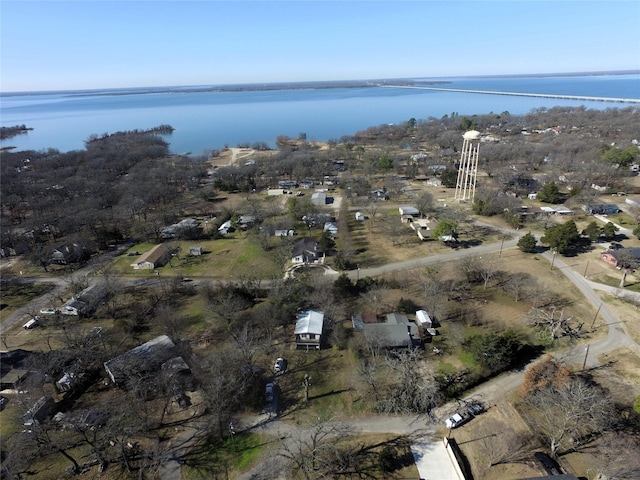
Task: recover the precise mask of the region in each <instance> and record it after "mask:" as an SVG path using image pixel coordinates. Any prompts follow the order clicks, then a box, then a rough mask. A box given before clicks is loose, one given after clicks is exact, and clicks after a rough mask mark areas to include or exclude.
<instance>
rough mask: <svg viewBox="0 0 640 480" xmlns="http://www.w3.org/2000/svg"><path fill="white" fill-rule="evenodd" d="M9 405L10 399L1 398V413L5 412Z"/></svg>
mask: <svg viewBox="0 0 640 480" xmlns="http://www.w3.org/2000/svg"><path fill="white" fill-rule="evenodd" d="M7 403H9V399H8V398H7V397H0V412H1V411H2V410H4V407H5V406H6V405H7Z"/></svg>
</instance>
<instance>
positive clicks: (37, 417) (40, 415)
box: [23, 396, 56, 426]
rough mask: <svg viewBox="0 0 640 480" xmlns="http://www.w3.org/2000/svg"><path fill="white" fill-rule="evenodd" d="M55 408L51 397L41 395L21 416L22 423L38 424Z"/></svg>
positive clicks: (27, 424)
mask: <svg viewBox="0 0 640 480" xmlns="http://www.w3.org/2000/svg"><path fill="white" fill-rule="evenodd" d="M55 408H56V402H55V401H54V400H53V398H51V397H47V396H42V397H40V398H39V399H38V401H36V403H34V404H33V406H32V407H31V408H30V409H29V410H28V411H27V413H25V414H24V416H23V423H24V425H26V426H31V425H39V424H40V423H42V422H44V421H45V420H47V419H48V418H49V417H51V414H52V413H53V411H54V410H55Z"/></svg>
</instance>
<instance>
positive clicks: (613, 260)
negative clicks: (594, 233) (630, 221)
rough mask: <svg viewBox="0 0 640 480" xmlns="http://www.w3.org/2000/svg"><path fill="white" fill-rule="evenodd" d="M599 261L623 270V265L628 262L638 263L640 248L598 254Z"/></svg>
mask: <svg viewBox="0 0 640 480" xmlns="http://www.w3.org/2000/svg"><path fill="white" fill-rule="evenodd" d="M600 259H601V260H603V261H605V262H607V263H609V264H611V265H613V266H614V267H620V268H624V267H625V266H626V265H625V263H626V262H628V261H629V260H637V261H639V262H640V247H635V248H621V249H619V250H607V251H605V252H602V253H601V254H600Z"/></svg>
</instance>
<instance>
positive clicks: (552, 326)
mask: <svg viewBox="0 0 640 480" xmlns="http://www.w3.org/2000/svg"><path fill="white" fill-rule="evenodd" d="M572 319H573V317H566V316H565V314H564V308H559V307H556V306H555V305H551V306H549V307H547V308H536V307H531V310H529V312H528V313H527V314H526V315H525V317H524V324H525V325H531V326H534V327H537V328H541V329H542V330H543V331H544V332H546V334H548V335H549V337H550V338H551V339H552V340H557V339H558V338H560V337H562V336H565V335H572V336H575V335H578V334H579V331H580V329H581V327H582V324H580V325H579V327H578V329H577V330H575V329H573V328H571V326H570V322H571V320H572Z"/></svg>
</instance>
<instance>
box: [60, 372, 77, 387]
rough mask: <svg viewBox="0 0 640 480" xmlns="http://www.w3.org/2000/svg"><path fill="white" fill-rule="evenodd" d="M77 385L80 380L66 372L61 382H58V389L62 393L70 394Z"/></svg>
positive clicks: (71, 373)
mask: <svg viewBox="0 0 640 480" xmlns="http://www.w3.org/2000/svg"><path fill="white" fill-rule="evenodd" d="M77 383H78V378H77V377H76V374H75V373H73V372H65V374H64V375H62V377H60V380H58V381H57V382H56V388H57V389H58V391H60V392H69V391H71V390H73V387H75V385H76V384H77Z"/></svg>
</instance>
